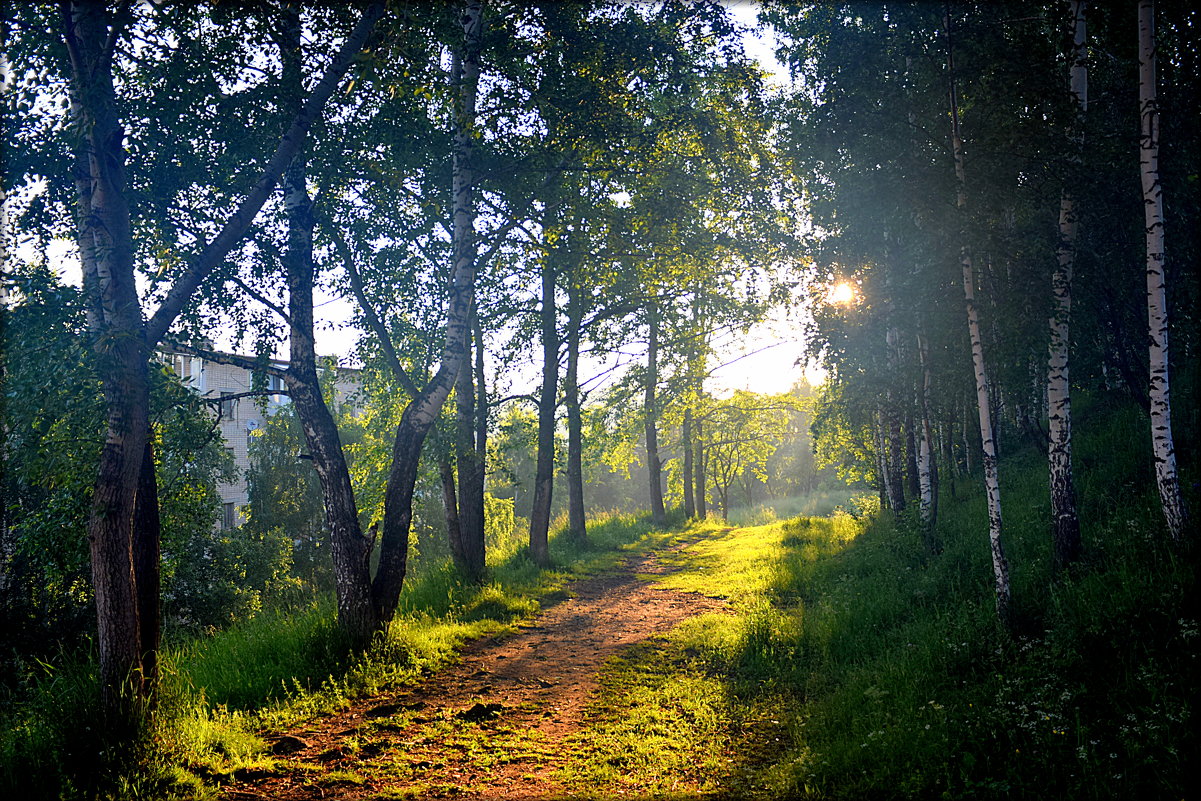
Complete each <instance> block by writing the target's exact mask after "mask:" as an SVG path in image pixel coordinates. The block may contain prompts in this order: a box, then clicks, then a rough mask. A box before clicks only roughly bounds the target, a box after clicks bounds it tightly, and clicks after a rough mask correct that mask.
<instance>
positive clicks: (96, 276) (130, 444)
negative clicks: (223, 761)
mask: <svg viewBox="0 0 1201 801" xmlns="http://www.w3.org/2000/svg"><path fill="white" fill-rule="evenodd" d="M383 11H384V6H383V3H382V2H377V3H373V4H372V5H371V6H370V7H369V8H367V9H366V10H365V11H364V12H363V16H362V17H361V18H360V20H359V23H358V24H357V25H356V26H355V29H354V31H353V32H352V33H351V35H350V36H348V37H347V39H346V40H345V41H344V43H343V46H342V48H341V50H340V51H339V52H338V54H337V55H336V56H335V58H334V59H333V61H331V62H330V64H329V66H328V67H327V69H326V71H325V74H324V75H323V76H322V78H321V80H320V81H319V82H318V83H317V85H316V86H315V87H314V89H313V92H312V93H311V95H310V96H309V98H308V101H307V102H306V103H305V104H304V105H303V107H302V108H301V110H300V112H299V113H298V114H297V115H296V116H295V117H294V118H293V120H292V122H291V125H290V126H289V127H288V130H287V131H286V132H285V134H284V135H283V136H282V137H281V139H280V142H279V145H278V147H277V148H276V151H275V153H274V154H273V155H272V157H271V159H270V161H269V162H268V164H267V166H266V167H265V168H264V169H263V171H262V173H261V174H260V175H259V177H258V180H257V181H256V182H255V184H254V186H253V187H252V189H251V191H250V192H249V193H248V194H247V195H246V197H245V198H244V199H243V201H242V202H241V204H239V206H238V208H237V210H236V211H235V212H234V214H233V216H232V217H231V218H230V219H229V221H228V222H227V223H226V224H225V225H224V226H223V227H222V229H221V231H220V232H219V233H218V234H217V235H216V236H215V237H214V238H213V240H212V241H210V242H209V243H208V245H206V246H205V247H204V248H203V250H202V251H201V253H200V255H199V256H198V257H197V258H196V259H195V260H194V261H192V262H191V263H190V264H189V265H188V267H187V269H186V270H185V271H184V273H183V274H182V275H181V276H180V277H179V279H178V280H176V281H175V283H174V284H173V285H172V286H171V287H170V289H169V290H168V292H167V293H166V295H165V296H164V297H163V299H162V301H161V302H160V304H159V306H158V309H157V310H156V311H155V313H154V315H153V317H151V319H150V320H149V321H148V322H147V323H145V324H143V322H142V310H141V304H140V299H139V297H138V293H137V287H136V283H135V280H134V265H133V252H134V248H133V236H132V229H131V225H130V216H129V208H128V204H127V201H126V199H125V195H124V190H125V153H124V149H123V142H124V131H123V130H122V128H121V125H120V124H119V122H118V120H117V116H116V97H115V91H114V87H113V78H112V67H113V56H114V53H115V52H116V49H117V46H118V44H119V42H120V40H121V36H122V33H123V30H122V28H123V25H124V24H125V20H123V19H120V18H119V16H120V15H111V16H110V14H109V12H108V10H107V9H106V7H105V5H104V4H101V3H94V2H72V3H63V5H62V21H63V43H64V44H65V46H66V48H65V49H66V52H67V56H68V59H69V61H70V76H71V77H70V80H69V86H68V91H69V94H70V99H71V116H72V119H73V123H74V128H75V130H76V131H77V132H78V135H79V143H80V149H79V156H80V157H79V159H77V163H78V165H79V171H78V174H77V175H76V190H77V195H78V197H77V200H78V209H77V213H78V221H79V224H78V245H79V253H80V260H81V262H82V267H83V284H84V287H85V292H86V293H87V295H88V319H89V325H90V328H91V333H92V337H93V341H94V343H95V344H94V347H95V350H96V355H97V375H99V376H100V378H101V381H102V384H103V386H104V392H105V402H106V406H107V425H108V431H107V433H106V436H105V444H104V447H103V449H102V451H101V455H100V464H99V469H98V472H97V479H96V485H95V490H94V492H93V496H92V511H91V515H90V518H89V522H88V539H89V546H90V549H91V552H92V572H93V581H94V584H95V587H94V589H95V592H96V614H97V634H98V646H99V660H100V666H99V667H100V681H101V685H102V688H103V689H102V692H103V696H104V698H103V700H104V704H105V706H106V708H107V709H108V710H109V711H110V712H113V713H116V717H115V719H116V720H118V721H121V722H119V723H117V724H115V726H118V727H122V728H124V727H125V725H126V724H132V723H133V722H134V721H135V716H136V714H137V711H136V709H135V707H134V705H133V704H132V701H133V696H134V695H135V694H140V695H142V696H143V697H144V698H148V699H150V698H151V696H152V695H153V691H154V677H155V675H156V671H157V663H156V659H157V654H156V653H155V651H156V649H157V635H156V634H153V633H152V632H151V630H150V628H151V624H150V623H149V621H147V623H146V624H145V625H146V628H145V631H146V632H147V636H152V637H154V638H155V639H156V641H155V642H148V643H142V642H141V638H142V631H143V624H142V623H141V622H140V621H139V612H138V607H139V605H141V604H140V599H143V594H142V593H140V592H139V591H138V589H137V587H136V580H137V579H136V575H137V573H141V574H142V575H143V576H144V577H146V579H147V581H149V582H151V583H153V581H154V579H153V578H152V577H151V575H150V572H153V573H157V570H154V571H150V572H147V571H148V570H149V568H148V564H149V563H150V562H151V561H157V556H156V555H155V553H156V552H157V550H158V542H159V532H158V530H157V528H156V523H155V519H156V518H157V515H156V514H150V513H149V509H148V507H149V503H148V502H146V503H144V505H143V510H144V511H143V517H142V519H143V521H144V522H145V525H146V527H145V528H143V529H141V531H140V533H139V534H138V535H137V542H136V546H137V548H139V549H140V550H142V551H143V552H142V553H139V555H138V557H137V563H138V564H139V565H140V567H138V568H136V569H135V564H134V562H135V558H134V555H133V550H134V546H135V542H134V535H133V531H132V526H133V523H134V515H135V506H136V495H137V493H138V485H139V481H140V479H141V477H142V462H143V460H144V457H145V440H146V437H147V434H148V428H147V426H148V420H149V392H148V386H147V370H148V362H149V357H150V352H151V350H152V349H153V347H154V346H155V345H156V344H157V343H158V342H159V341H160V340H161V339H162V337H163V336H164V335H165V334H166V332H167V331H168V330H169V329H170V327H171V325H172V323H173V322H174V321H175V319H176V318H177V317H178V316H179V314H180V313H181V312H182V311H183V309H184V307H185V306H186V305H187V303H188V302H189V300H190V298H191V297H192V295H193V294H194V293H195V291H196V289H197V288H198V287H199V286H200V284H201V283H202V282H203V281H204V280H205V279H206V278H207V277H208V276H209V274H211V272H212V270H213V269H214V268H215V267H216V266H217V265H219V264H221V263H222V262H223V261H224V260H225V257H226V256H227V255H228V254H229V252H230V251H231V250H232V249H233V248H234V247H235V246H236V245H237V244H238V243H239V242H240V241H241V239H242V237H243V236H244V235H245V233H246V230H247V229H248V228H249V226H250V224H251V223H252V222H253V220H254V217H255V215H256V214H257V213H258V211H259V210H260V209H261V208H262V205H263V203H264V202H265V201H266V199H267V197H268V196H270V194H271V192H272V191H273V190H274V189H275V185H276V183H277V182H278V180H279V178H280V176H281V175H282V173H283V171H284V169H285V168H286V167H287V165H288V164H289V163H290V162H291V161H292V159H293V157H294V156H295V154H296V153H297V152H298V151H299V149H300V147H301V146H302V143H303V141H304V138H305V136H306V134H307V131H308V129H309V127H310V126H311V125H312V123H313V121H314V120H315V119H316V117H317V115H318V114H319V112H320V110H321V108H322V107H323V106H324V105H325V103H326V101H327V100H328V99H329V96H330V95H331V94H332V93H333V91H334V89H335V88H336V87H337V85H338V84H339V82H340V81H341V79H342V76H343V75H345V74H346V71H347V70H348V69H349V67H350V65H351V63H352V61H353V59H354V57H355V56H356V55H357V54H358V52H359V51H360V50H361V49H362V46H363V43H364V42H365V41H366V39H367V36H368V35H369V34H370V32H371V30H372V28H373V27H374V25H375V23H376V22H377V21H378V20H379V18H380V16H381V15H382V14H383ZM156 494H157V493H156ZM151 551H153V552H155V553H151ZM135 570H136V572H135ZM150 591H151V588H149V587H148V588H147V589H146V593H149V592H150ZM148 668H149V669H148ZM138 672H140V674H141V675H140V676H138V675H136V674H137V673H138ZM131 690H132V691H133V692H130V691H131ZM151 700H152V699H151ZM144 708H145V709H147V710H149V709H152V708H153V703H150V704H148V705H146V706H145V707H144ZM125 733H127V732H126V731H124V730H122V731H119V732H118V734H119V735H121V734H125Z"/></svg>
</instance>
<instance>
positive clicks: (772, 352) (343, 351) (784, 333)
mask: <svg viewBox="0 0 1201 801" xmlns="http://www.w3.org/2000/svg"><path fill="white" fill-rule="evenodd" d="M725 5H726V8H727V9H728V10H729V12H730V14H731V15H732V16H733V17H734V19H735V20H736V21H737V22H738V23H739V24H740V25H742V26H744V27H745V28H746V29H747V30H746V32H745V34H744V36H743V45H744V47H745V48H746V52H747V53H748V55H750V56H751V57H752V58H754V59H756V60H757V61H758V62H759V63H760V65H761V66H762V67H763V69H764V70H765V71H766V72H767V73H769V75H774V76H776V80H777V81H779V80H781V79H782V76H784V75H785V70H784V68H783V67H782V66H781V65H780V63H779V62H778V61H777V60H776V58H775V36H774V34H773V33H772V32H771V31H769V30H764V29H760V28H759V27H758V21H757V16H758V13H759V8H760V5H759V3H757V2H751V1H750V0H744V1H741V2H740V1H738V0H733V1H731V2H727V3H725ZM32 257H33V254H32V253H30V254H29V256H28V257H27V260H28V258H32ZM47 257H48V260H49V261H50V262H51V263H52V264H55V265H56V267H57V270H58V272H59V274H60V275H61V276H62V277H63V278H64V280H66V281H67V282H69V283H71V284H74V285H76V286H78V285H79V284H80V281H81V279H80V269H79V261H78V258H77V256H76V255H75V252H74V245H73V243H70V242H67V241H65V240H56V241H54V242H52V243H51V245H50V247H49V248H48V249H47ZM139 280H140V279H139ZM831 302H835V303H837V302H845V301H842V300H838V299H831ZM314 306H315V308H314V313H315V317H316V331H315V333H316V338H317V350H318V352H319V353H324V354H337V355H338V356H339V357H341V358H342V359H343V360H347V359H352V358H353V356H352V354H353V353H354V350H355V347H356V345H357V343H358V341H359V340H360V339H361V338H362V337H363V335H364V333H363V331H362V330H360V329H359V328H358V327H356V326H355V325H353V324H352V323H351V322H350V319H351V317H352V316H353V314H354V303H353V301H352V300H351V299H349V298H346V297H343V296H341V295H340V294H338V293H330V292H326V291H325V290H324V289H322V288H321V287H318V288H317V289H316V294H315V297H314ZM798 313H799V310H793V311H792V312H791V313H790V314H789V316H787V317H786V316H785V313H784V312H783V311H781V310H777V311H776V312H774V313H773V314H772V315H771V318H769V319H768V320H765V321H764V322H762V323H759V324H757V325H755V326H754V327H753V328H752V329H751V330H750V332H749V333H748V334H746V335H741V334H734V335H727V336H725V337H724V339H723V340H722V341H720V342H718V343H716V344H717V354H716V359H715V364H716V365H718V366H717V367H716V368H715V369H714V370H713V372H712V373H711V376H710V379H709V384H710V389H711V391H713V392H714V393H716V394H717V395H719V396H724V395H728V394H729V393H731V392H733V391H734V390H738V389H742V390H750V391H754V392H765V393H779V392H784V391H787V390H788V389H789V388H790V387H791V386H792V385H793V384H795V383H796V382H797V381H800V380H802V378H803V379H805V380H807V381H809V383H811V384H817V383H821V382H822V381H824V380H825V374H824V371H822V370H821V369H820V368H817V367H815V366H812V365H810V366H808V367H806V365H805V364H804V362H803V361H802V362H801V363H800V364H798V363H797V360H798V358H800V357H801V354H802V353H803V351H804V340H803V338H802V337H801V335H800V320H799V319H797V318H796V317H795V315H796V314H798ZM214 344H215V346H216V347H217V348H218V349H220V350H227V351H233V352H242V351H246V350H247V349H248V348H249V347H250V343H249V342H237V341H235V340H234V338H233V333H232V332H231V331H228V330H225V331H221V332H219V333H218V334H217V336H216V338H215V342H214ZM275 355H276V356H277V357H279V358H282V359H287V358H288V343H287V341H286V340H285V341H283V342H281V343H279V344H278V345H277V346H276V353H275ZM540 369H541V367H540V365H539V364H535V363H533V362H531V363H530V364H529V370H528V376H526V377H528V379H529V381H530V382H531V386H532V382H536V381H537V380H538V378H537V376H538V374H539V371H540ZM603 369H605V368H604V367H598V369H597V370H596V371H594V374H595V373H596V372H600V371H601V370H603ZM519 383H524V378H518V379H517V380H516V381H515V384H519ZM514 388H515V389H516V388H517V387H514Z"/></svg>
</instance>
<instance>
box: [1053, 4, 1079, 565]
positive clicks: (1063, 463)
mask: <svg viewBox="0 0 1201 801" xmlns="http://www.w3.org/2000/svg"><path fill="white" fill-rule="evenodd" d="M1087 6H1088V3H1087V2H1086V0H1072V6H1071V9H1072V20H1073V30H1074V33H1073V38H1072V41H1073V50H1072V71H1071V91H1072V94H1073V95H1074V96H1075V98H1076V104H1077V115H1076V120H1075V123H1074V124H1073V126H1072V128H1073V135H1074V136H1077V137H1078V136H1082V135H1083V132H1082V124H1083V117H1084V112H1085V111H1086V110H1087V109H1088V61H1087V58H1088V49H1087V48H1086V47H1085V35H1086V29H1085V19H1084V12H1085V9H1086V7H1087ZM1076 146H1077V151H1079V147H1080V143H1079V140H1077V145H1076ZM1073 161H1077V162H1078V161H1079V152H1077V154H1076V156H1075V157H1074V158H1073ZM1076 229H1077V226H1076V208H1075V198H1074V197H1073V195H1072V191H1071V189H1070V182H1069V184H1068V185H1067V186H1065V187H1064V190H1063V192H1062V194H1061V195H1060V199H1059V245H1058V247H1057V248H1056V264H1055V271H1054V273H1052V276H1051V295H1052V312H1051V344H1050V348H1049V353H1048V359H1047V429H1048V437H1047V440H1048V441H1047V465H1048V470H1049V472H1050V485H1051V526H1052V531H1051V543H1052V554H1053V558H1054V562H1055V568H1056V569H1057V570H1060V569H1063V568H1064V567H1066V566H1067V565H1069V564H1071V563H1072V562H1074V561H1076V559H1077V558H1078V557H1079V556H1080V521H1079V518H1078V517H1077V515H1076V489H1075V483H1074V482H1073V480H1072V398H1071V382H1070V381H1069V377H1068V366H1069V345H1070V342H1071V336H1070V328H1069V326H1070V323H1071V313H1072V271H1073V269H1074V267H1075V263H1076Z"/></svg>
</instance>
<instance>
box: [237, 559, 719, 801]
mask: <svg viewBox="0 0 1201 801" xmlns="http://www.w3.org/2000/svg"><path fill="white" fill-rule="evenodd" d="M664 572H666V571H665V569H664V567H663V566H662V565H661V564H660V563H659V562H658V561H657V560H656V559H655V557H654V555H653V554H651V555H645V556H636V557H631V558H630V559H629V560H627V561H626V563H625V564H624V565H623V566H622V567H621V568H619V569H618V570H616V571H613V572H610V573H605V574H603V575H599V576H595V577H593V578H588V579H585V580H582V581H579V582H577V583H575V584H574V585H572V586H571V588H570V590H571V592H572V594H573V597H572V598H570V599H569V600H566V601H563V602H562V603H559V604H557V605H555V606H553V607H551V608H549V609H546V610H544V611H543V612H542V613H541V614H539V615H538V616H537V618H535V619H534V620H533V621H532V622H530V623H528V624H526V625H525V626H523V627H522V628H521V629H519V630H518V631H517V632H516V633H512V634H508V635H502V636H499V637H493V638H486V639H483V640H479V641H476V642H474V643H471V644H469V645H468V646H467V647H466V648H465V649H464V651H463V653H462V661H461V662H459V663H458V664H455V665H451V666H448V667H446V668H444V669H443V670H441V671H440V672H438V673H437V674H436V675H434V676H432V677H431V678H430V679H428V680H427V681H425V682H424V683H422V684H419V685H416V686H413V687H407V688H404V689H402V690H400V691H398V692H396V693H393V694H390V695H384V696H378V697H376V698H372V699H366V700H363V701H361V702H358V703H357V704H356V705H355V706H354V707H353V708H352V709H350V710H348V711H346V712H344V713H341V714H339V715H337V716H335V717H331V718H325V719H323V720H320V721H315V722H314V723H313V724H311V726H310V727H309V728H306V729H303V730H298V731H295V732H292V733H291V734H289V735H285V736H282V737H281V738H279V739H278V741H277V742H276V743H275V746H274V750H275V752H276V753H277V754H278V755H279V756H278V768H277V770H276V771H274V772H272V773H271V774H270V775H262V776H259V777H257V778H248V781H246V782H242V783H240V784H237V785H232V786H229V787H226V788H225V789H224V791H223V795H222V797H223V798H227V799H231V801H232V799H263V798H269V799H281V801H282V800H287V801H293V800H298V799H330V798H336V799H387V798H396V799H399V798H449V797H453V798H469V799H535V798H553V797H561V796H562V795H564V793H565V789H564V788H563V787H562V786H561V785H560V784H558V783H557V781H556V779H555V773H556V771H557V770H558V768H559V767H561V766H562V764H563V763H564V759H565V756H566V753H565V750H566V748H567V745H566V743H565V738H566V737H567V736H568V735H570V734H572V733H575V732H578V731H580V730H581V728H582V727H583V723H584V715H583V713H584V711H585V707H586V706H587V704H588V701H589V697H590V695H591V694H592V693H593V691H594V690H596V688H597V686H598V682H597V674H598V673H599V672H600V671H601V669H602V668H603V667H604V665H605V662H606V661H607V660H608V659H610V658H611V657H613V656H616V655H617V654H619V653H621V652H622V651H623V650H625V649H627V648H629V647H630V646H632V645H634V644H636V643H639V642H642V641H644V640H646V639H647V638H649V637H651V636H653V635H656V634H662V633H664V632H666V631H668V630H669V629H671V628H672V627H673V626H675V625H676V624H677V623H679V622H680V621H681V620H684V619H685V618H687V617H691V616H693V615H697V614H701V613H703V612H709V611H715V610H719V609H721V608H723V607H724V602H723V601H721V600H718V599H714V598H708V597H705V596H702V595H697V594H694V593H683V592H678V591H674V590H667V589H662V588H660V587H658V586H657V585H656V584H654V583H652V582H650V581H648V580H647V578H648V577H649V576H650V575H653V574H661V573H664Z"/></svg>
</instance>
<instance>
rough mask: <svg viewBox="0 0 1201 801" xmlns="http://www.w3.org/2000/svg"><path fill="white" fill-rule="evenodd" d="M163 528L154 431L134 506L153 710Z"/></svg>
mask: <svg viewBox="0 0 1201 801" xmlns="http://www.w3.org/2000/svg"><path fill="white" fill-rule="evenodd" d="M161 530H162V524H161V521H160V519H159V506H158V476H157V475H156V474H155V469H154V429H153V428H151V429H150V430H149V431H148V432H147V437H146V450H145V452H144V454H143V456H142V470H141V474H140V476H139V478H138V496H137V499H136V501H135V506H134V523H133V560H134V562H133V573H134V586H135V587H137V592H138V642H139V645H140V646H141V649H142V655H141V668H142V683H143V686H144V687H145V688H146V695H147V702H148V703H149V704H150V706H151V708H153V707H154V706H155V705H156V703H157V700H158V697H157V694H156V693H155V692H154V688H155V687H157V686H158V649H159V646H160V645H161V643H162V609H161V607H160V603H159V600H160V596H161V585H162V581H161V571H160V566H161V553H160V547H159V541H160V532H161Z"/></svg>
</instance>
